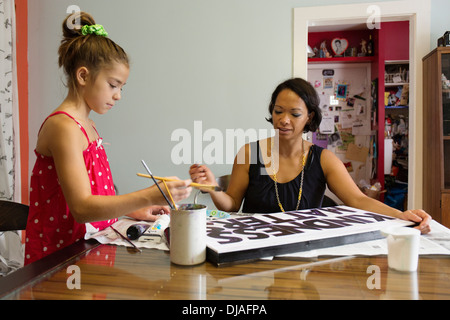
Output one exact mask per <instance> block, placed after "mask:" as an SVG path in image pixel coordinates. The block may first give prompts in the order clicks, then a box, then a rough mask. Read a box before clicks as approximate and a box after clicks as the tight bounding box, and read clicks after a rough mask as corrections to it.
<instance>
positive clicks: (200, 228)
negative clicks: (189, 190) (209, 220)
mask: <svg viewBox="0 0 450 320" xmlns="http://www.w3.org/2000/svg"><path fill="white" fill-rule="evenodd" d="M205 260H206V206H204V205H200V204H182V205H179V206H178V209H177V210H175V209H172V210H171V211H170V261H171V262H173V263H175V264H178V265H184V266H192V265H196V264H200V263H203V262H205Z"/></svg>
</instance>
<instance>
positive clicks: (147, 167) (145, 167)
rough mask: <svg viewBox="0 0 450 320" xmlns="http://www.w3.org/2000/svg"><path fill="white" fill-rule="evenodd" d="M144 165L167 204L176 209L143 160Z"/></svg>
mask: <svg viewBox="0 0 450 320" xmlns="http://www.w3.org/2000/svg"><path fill="white" fill-rule="evenodd" d="M141 162H142V164H143V165H144V168H145V170H147V172H148V173H149V174H150V177H151V178H152V179H153V182H155V184H156V186H157V187H158V189H159V191H161V193H162V195H163V196H164V199H166V201H167V203H168V204H169V206H170V208H172V209H175V207H174V205H173V204H172V203H170V201H169V199H167V197H166V194H165V193H164V192H163V191H162V190H161V187H160V186H159V184H158V182H156V180H155V177H153V175H152V172H151V171H150V169H149V168H148V166H147V164H146V163H145V161H144V160H141Z"/></svg>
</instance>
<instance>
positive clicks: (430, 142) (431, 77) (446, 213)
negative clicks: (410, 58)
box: [423, 47, 450, 227]
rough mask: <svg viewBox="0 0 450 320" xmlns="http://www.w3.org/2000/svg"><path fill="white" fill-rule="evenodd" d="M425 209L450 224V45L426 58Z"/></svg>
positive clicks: (424, 92)
mask: <svg viewBox="0 0 450 320" xmlns="http://www.w3.org/2000/svg"><path fill="white" fill-rule="evenodd" d="M423 77H424V79H423V126H424V128H423V132H424V140H423V166H424V167H423V181H424V185H423V208H424V210H426V211H427V212H428V213H429V214H431V216H432V217H433V219H435V220H436V221H438V222H440V223H442V224H444V225H445V226H446V227H450V47H439V48H436V49H435V50H433V51H432V52H430V53H429V54H428V55H426V56H425V57H424V58H423Z"/></svg>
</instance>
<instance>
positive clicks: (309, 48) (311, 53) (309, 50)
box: [306, 45, 316, 58]
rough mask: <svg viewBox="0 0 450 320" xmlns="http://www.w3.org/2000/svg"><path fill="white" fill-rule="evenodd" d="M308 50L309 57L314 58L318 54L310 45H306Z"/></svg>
mask: <svg viewBox="0 0 450 320" xmlns="http://www.w3.org/2000/svg"><path fill="white" fill-rule="evenodd" d="M306 52H307V53H308V58H314V56H315V55H316V54H315V52H314V51H313V49H311V47H310V46H309V45H308V46H307V47H306Z"/></svg>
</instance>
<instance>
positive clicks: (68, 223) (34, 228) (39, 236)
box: [25, 112, 117, 264]
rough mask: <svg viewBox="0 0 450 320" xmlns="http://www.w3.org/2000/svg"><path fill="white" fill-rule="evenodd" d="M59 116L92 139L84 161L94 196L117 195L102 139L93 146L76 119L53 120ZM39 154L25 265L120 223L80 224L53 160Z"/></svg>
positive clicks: (32, 178) (31, 194)
mask: <svg viewBox="0 0 450 320" xmlns="http://www.w3.org/2000/svg"><path fill="white" fill-rule="evenodd" d="M56 114H65V115H67V116H68V117H70V118H72V119H73V120H74V121H75V122H76V123H77V124H78V126H79V127H80V129H81V131H82V132H83V133H84V135H85V136H86V139H88V143H89V146H88V148H87V149H86V150H85V151H83V157H84V162H85V164H86V170H87V173H88V175H89V179H90V181H91V190H92V194H93V195H105V196H108V195H115V190H114V183H113V179H112V175H111V170H110V167H109V163H108V158H107V156H106V152H105V149H104V148H103V146H102V143H101V142H102V139H101V138H98V140H97V141H93V142H89V138H88V135H87V133H86V130H85V129H84V128H83V127H82V126H81V124H80V123H78V122H77V121H76V120H75V119H74V118H73V117H72V116H70V115H69V114H67V113H65V112H55V113H53V114H51V115H50V116H49V117H51V116H54V115H56ZM49 117H48V118H49ZM48 118H47V119H48ZM47 119H46V120H47ZM44 122H45V121H44ZM94 129H95V128H94ZM97 135H98V133H97ZM35 154H36V156H37V159H36V164H35V166H34V168H33V171H32V176H31V183H30V184H31V185H30V187H31V189H30V212H29V216H28V222H27V229H26V238H25V241H26V242H25V264H29V263H31V262H33V261H36V260H38V259H41V258H43V257H44V256H46V255H49V254H50V253H52V252H55V251H57V250H59V249H61V248H63V247H65V246H68V245H70V244H72V243H74V242H76V241H78V240H80V239H83V238H84V235H85V234H86V231H89V232H92V231H98V230H102V229H104V228H106V227H108V226H110V225H111V224H113V223H114V222H116V221H117V219H112V220H108V221H98V222H91V223H86V224H80V223H77V222H76V221H75V219H74V218H73V217H72V214H71V213H70V211H69V207H68V206H67V203H66V201H65V199H64V195H63V193H62V190H61V187H60V185H59V181H58V176H57V174H56V170H55V164H54V162H53V158H52V157H47V156H43V155H41V154H39V153H37V152H36V151H35Z"/></svg>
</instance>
